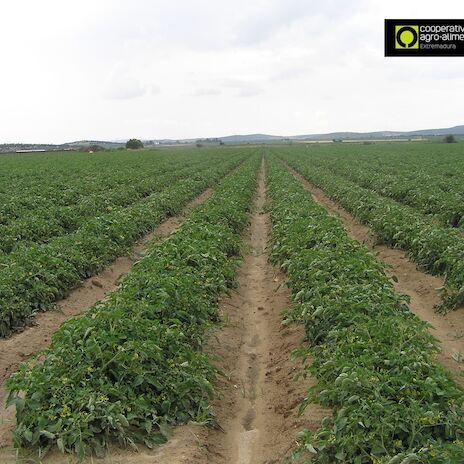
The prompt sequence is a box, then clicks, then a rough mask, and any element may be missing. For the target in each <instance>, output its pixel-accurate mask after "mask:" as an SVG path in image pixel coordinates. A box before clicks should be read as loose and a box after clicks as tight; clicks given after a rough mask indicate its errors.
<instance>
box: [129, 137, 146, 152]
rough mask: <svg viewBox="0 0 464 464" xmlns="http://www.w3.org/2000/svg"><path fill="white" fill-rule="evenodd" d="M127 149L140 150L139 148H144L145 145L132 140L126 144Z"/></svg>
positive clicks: (137, 140)
mask: <svg viewBox="0 0 464 464" xmlns="http://www.w3.org/2000/svg"><path fill="white" fill-rule="evenodd" d="M126 148H130V149H131V150H138V149H139V148H143V143H142V142H141V141H140V140H139V139H130V140H128V141H127V142H126Z"/></svg>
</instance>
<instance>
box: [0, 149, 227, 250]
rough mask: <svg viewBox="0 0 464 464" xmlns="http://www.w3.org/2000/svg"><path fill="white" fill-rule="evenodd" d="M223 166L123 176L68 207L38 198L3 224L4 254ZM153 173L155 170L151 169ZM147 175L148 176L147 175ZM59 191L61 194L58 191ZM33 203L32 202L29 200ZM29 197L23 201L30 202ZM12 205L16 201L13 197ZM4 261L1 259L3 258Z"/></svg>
mask: <svg viewBox="0 0 464 464" xmlns="http://www.w3.org/2000/svg"><path fill="white" fill-rule="evenodd" d="M222 162H223V159H222V157H216V158H215V157H211V158H209V159H207V160H205V159H202V161H201V162H199V161H198V160H195V161H194V162H192V161H190V162H186V163H185V165H184V164H183V165H182V167H181V168H179V167H178V165H177V163H176V162H171V163H169V164H166V165H163V167H158V168H157V170H156V172H150V175H149V177H148V178H142V179H139V180H137V181H136V182H134V179H132V177H131V176H128V177H124V175H123V173H121V172H119V173H118V175H119V177H118V181H117V183H116V186H113V187H111V188H107V189H104V190H103V191H99V192H97V193H91V192H88V193H86V192H84V191H81V192H80V194H81V195H82V196H81V197H78V201H77V203H73V204H67V205H65V206H62V205H59V202H57V203H58V204H55V201H56V200H57V199H56V198H55V197H53V196H52V197H48V196H46V197H45V198H44V195H43V193H42V196H37V195H35V196H34V197H33V199H34V201H35V202H36V204H35V205H34V207H31V208H30V209H28V210H27V212H23V213H22V214H21V217H19V218H17V219H13V218H11V216H10V218H9V219H10V221H9V223H8V224H0V253H1V252H3V253H10V252H11V251H13V250H15V249H16V248H18V247H25V246H29V245H30V244H31V243H47V242H49V241H50V240H51V239H52V238H54V237H57V236H62V235H66V234H69V233H72V232H74V231H75V230H77V229H78V228H80V227H82V226H84V225H85V223H86V222H88V221H89V220H92V219H94V218H95V217H96V216H101V215H104V214H108V213H110V212H113V211H115V210H118V209H124V208H127V207H129V206H131V205H133V204H134V203H137V202H138V201H140V200H142V199H143V198H145V197H147V196H149V195H151V194H153V193H155V192H159V191H161V190H163V189H165V188H166V187H168V186H169V185H172V184H173V183H175V182H178V181H181V180H182V179H185V178H187V177H189V175H191V173H192V172H195V171H199V170H201V169H204V168H205V167H208V166H214V165H217V164H220V163H222ZM150 167H151V169H153V166H150ZM146 174H147V173H146V172H145V173H144V175H146ZM100 175H101V174H99V175H97V176H95V181H96V182H98V181H99V180H100ZM42 182H43V183H44V188H46V187H47V185H46V184H47V179H43V180H42ZM79 182H80V179H79V178H78V177H73V178H71V177H70V178H69V180H68V183H72V184H73V187H76V184H79ZM58 191H59V190H58ZM24 195H27V193H24ZM29 199H30V198H29ZM29 199H28V198H26V197H25V196H24V197H23V200H26V201H27V200H29ZM9 200H10V201H11V200H12V198H11V197H10V199H9ZM0 259H1V258H0Z"/></svg>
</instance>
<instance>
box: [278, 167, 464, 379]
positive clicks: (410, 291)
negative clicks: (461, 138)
mask: <svg viewBox="0 0 464 464" xmlns="http://www.w3.org/2000/svg"><path fill="white" fill-rule="evenodd" d="M287 167H288V169H289V170H290V171H291V172H292V174H293V175H294V177H295V178H297V179H298V180H299V181H300V182H301V183H302V184H303V186H304V187H305V188H306V190H308V191H309V192H311V193H312V195H313V197H314V199H315V200H316V201H317V202H318V203H319V204H320V205H322V206H324V207H325V208H326V209H327V210H328V211H329V213H331V214H334V215H336V216H338V217H339V218H340V219H341V221H342V222H343V224H344V226H345V229H346V230H347V232H348V233H349V234H350V236H351V237H352V238H354V239H355V240H357V241H359V242H361V243H363V244H364V245H365V246H367V247H368V248H369V249H370V250H372V251H373V252H375V253H376V255H377V257H378V258H379V259H380V260H382V261H383V262H384V263H385V264H387V266H388V269H387V272H388V273H389V275H391V276H392V277H393V278H394V285H395V289H396V290H397V291H398V292H400V293H403V294H406V295H409V297H410V299H411V302H410V305H409V307H410V308H411V311H413V312H414V313H415V314H416V315H417V316H418V317H419V318H420V319H422V320H424V321H427V322H429V323H430V324H431V328H430V332H431V333H432V334H433V335H434V336H435V337H436V338H437V339H438V340H439V341H440V344H441V353H440V354H439V355H438V361H439V362H440V363H441V364H442V365H443V366H444V367H445V368H446V369H448V370H449V371H450V372H452V373H453V374H455V378H456V380H457V381H458V382H459V383H464V380H463V378H462V375H461V374H463V373H464V318H463V311H462V309H458V310H456V311H452V312H450V313H448V314H446V315H444V316H443V315H441V314H438V313H437V312H436V311H435V306H436V305H437V304H438V303H439V302H440V295H439V288H441V287H442V286H443V284H444V280H443V278H441V277H436V276H432V275H430V274H426V273H425V272H422V271H421V270H419V269H417V266H416V264H415V263H414V262H413V261H411V260H410V259H409V257H408V255H407V253H405V252H404V251H402V250H399V249H397V248H390V247H388V246H385V245H378V244H376V242H375V239H374V235H373V233H372V231H371V230H370V228H369V227H368V226H366V225H364V224H361V223H360V222H359V221H357V220H356V219H355V218H353V216H351V214H350V213H348V212H347V211H346V210H345V209H344V208H342V207H341V206H339V205H338V204H337V203H336V202H334V201H333V200H331V199H330V198H329V197H328V196H327V195H325V193H324V192H323V191H322V190H321V189H319V188H318V187H316V186H314V185H313V184H311V183H310V182H308V181H307V180H306V179H305V178H303V176H301V175H300V174H299V173H298V172H296V171H295V170H294V169H292V168H291V167H290V166H287Z"/></svg>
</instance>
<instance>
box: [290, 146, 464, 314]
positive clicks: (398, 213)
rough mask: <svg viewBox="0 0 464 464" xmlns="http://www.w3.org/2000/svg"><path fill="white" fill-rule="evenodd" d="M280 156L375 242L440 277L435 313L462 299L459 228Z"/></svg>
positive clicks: (463, 255)
mask: <svg viewBox="0 0 464 464" xmlns="http://www.w3.org/2000/svg"><path fill="white" fill-rule="evenodd" d="M283 159H284V160H285V161H286V162H287V163H288V164H289V165H290V166H291V167H293V168H294V169H295V170H296V171H298V172H299V173H300V174H301V175H303V177H305V178H306V179H307V180H308V181H310V182H312V183H313V184H314V185H317V186H318V187H320V188H321V189H322V190H323V191H324V192H325V193H326V194H327V195H329V196H330V198H332V199H333V200H335V201H337V202H338V203H339V204H340V205H341V206H343V207H344V208H346V209H347V210H348V211H349V212H351V213H352V214H353V216H354V217H355V218H356V219H358V220H359V221H361V222H363V223H365V224H368V225H369V226H370V227H371V229H372V230H373V232H374V233H375V235H376V237H377V239H378V240H379V242H381V243H386V244H388V245H391V246H394V247H398V248H401V249H404V250H407V251H408V252H409V254H410V255H411V257H412V258H413V259H414V261H415V262H416V263H417V264H418V265H419V266H420V267H421V268H423V269H425V270H426V271H428V272H430V273H432V274H436V275H444V276H445V285H444V288H443V289H441V292H442V303H441V305H440V307H439V308H438V309H439V310H440V311H443V312H445V311H447V310H450V309H455V308H456V307H458V306H460V305H462V304H463V303H464V238H463V237H462V236H461V235H460V233H459V232H457V231H456V230H454V229H451V228H448V227H444V226H440V225H439V224H437V223H435V221H433V220H432V219H429V218H427V217H425V216H423V215H422V214H421V213H419V212H418V211H415V210H414V209H412V208H410V207H408V206H405V205H402V204H400V203H398V202H396V201H394V200H392V199H389V198H385V197H382V196H380V195H378V194H377V193H375V192H373V191H372V190H369V189H365V188H363V187H360V186H359V185H356V184H354V183H353V182H351V181H349V180H347V179H345V178H343V177H340V176H337V175H335V174H333V173H332V172H330V171H328V170H326V169H323V168H320V167H317V166H314V165H312V163H311V160H310V158H308V157H307V156H306V157H305V156H304V155H294V154H289V153H287V154H286V155H285V156H284V157H283Z"/></svg>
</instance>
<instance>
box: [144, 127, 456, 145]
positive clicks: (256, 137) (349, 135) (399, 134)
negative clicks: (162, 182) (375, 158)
mask: <svg viewBox="0 0 464 464" xmlns="http://www.w3.org/2000/svg"><path fill="white" fill-rule="evenodd" d="M448 134H453V135H464V125H462V126H454V127H448V128H443V129H422V130H416V131H376V132H328V133H324V134H303V135H270V134H243V135H238V134H237V135H226V136H223V137H214V138H211V139H210V140H211V141H213V140H214V141H215V140H221V141H222V142H224V143H255V142H271V141H272V142H275V141H279V140H282V141H283V140H333V139H341V140H365V139H391V138H411V137H438V136H444V135H448ZM196 140H197V139H180V140H172V139H152V140H151V142H152V143H156V144H158V143H159V144H164V143H176V142H177V143H193V142H195V141H196ZM198 140H200V139H198ZM201 140H202V141H203V140H206V139H201Z"/></svg>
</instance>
